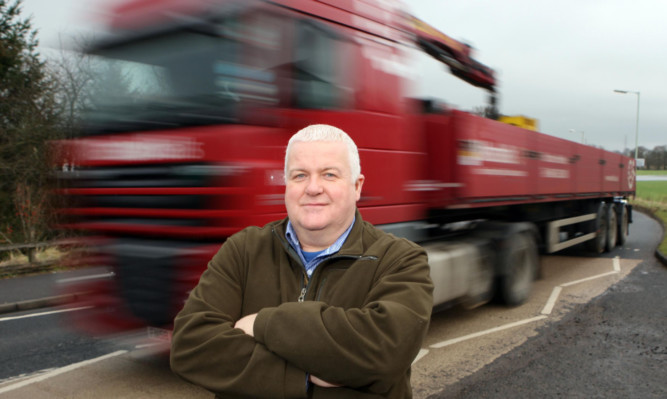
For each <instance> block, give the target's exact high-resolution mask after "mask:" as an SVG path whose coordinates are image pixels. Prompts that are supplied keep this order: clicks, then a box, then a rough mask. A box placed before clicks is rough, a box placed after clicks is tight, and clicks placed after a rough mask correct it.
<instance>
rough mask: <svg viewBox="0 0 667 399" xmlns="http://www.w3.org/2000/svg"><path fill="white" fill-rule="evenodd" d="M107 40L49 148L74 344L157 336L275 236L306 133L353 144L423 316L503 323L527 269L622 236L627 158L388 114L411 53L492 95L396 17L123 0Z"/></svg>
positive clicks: (401, 111)
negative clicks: (207, 273)
mask: <svg viewBox="0 0 667 399" xmlns="http://www.w3.org/2000/svg"><path fill="white" fill-rule="evenodd" d="M108 31H109V32H108V34H107V35H106V36H105V37H104V38H102V39H100V40H97V41H96V42H95V43H93V45H92V46H91V47H90V49H89V52H90V54H94V55H97V56H101V57H102V58H103V59H105V60H106V61H105V62H106V63H105V64H98V65H99V67H100V71H102V72H103V73H102V72H100V74H99V75H98V79H97V81H96V83H97V85H98V86H99V87H100V90H98V92H97V94H96V97H95V103H94V104H92V106H91V109H90V110H89V112H88V114H87V117H86V119H85V123H84V124H83V125H82V128H81V132H80V137H77V138H75V139H71V140H65V141H62V142H60V143H58V147H57V148H58V154H59V157H60V158H59V160H58V165H59V168H61V169H62V171H61V172H59V176H60V187H61V188H60V193H61V194H62V195H63V196H64V197H65V198H66V199H67V204H68V205H67V206H66V207H65V208H64V209H63V210H62V216H63V218H62V226H63V227H65V228H68V229H74V230H77V231H80V232H85V233H86V234H87V236H88V239H87V243H88V244H89V245H90V246H91V255H90V257H89V258H87V259H86V260H85V263H86V264H89V265H101V266H105V267H107V268H108V269H109V273H106V274H104V275H103V276H102V277H101V278H99V279H97V280H85V281H82V282H79V283H77V284H76V285H73V286H70V287H68V289H69V290H71V291H73V292H77V293H79V295H78V296H77V305H89V306H91V307H90V308H89V309H88V311H86V312H85V313H84V312H76V313H77V314H79V315H81V316H80V317H79V318H78V319H77V320H78V321H79V322H81V326H82V327H83V328H86V329H88V330H91V331H93V332H96V333H108V332H117V331H126V330H130V329H135V328H143V327H147V326H152V327H159V328H166V329H168V328H170V325H171V321H172V318H173V316H174V315H175V314H176V312H177V311H178V310H179V309H180V307H181V305H182V303H183V301H184V300H185V298H186V296H187V294H188V292H189V290H190V289H191V288H192V287H193V286H194V285H195V284H196V282H197V280H198V278H199V275H200V274H201V272H202V271H203V270H204V268H205V267H206V264H207V261H208V260H209V259H210V258H211V257H212V255H213V254H214V252H215V251H216V250H217V249H218V248H219V246H220V245H221V243H222V242H224V240H225V238H226V237H228V236H230V235H231V234H233V233H235V232H237V231H239V230H240V229H242V228H244V227H246V226H248V225H263V224H265V223H267V222H269V221H271V220H275V219H278V218H282V217H285V215H286V212H285V208H284V205H283V192H284V181H283V159H284V148H285V145H286V143H287V141H288V139H289V137H290V136H291V135H292V134H293V133H294V132H296V131H297V130H299V129H300V128H302V127H304V126H306V125H309V124H313V123H328V124H332V125H335V126H338V127H340V128H342V129H343V130H345V131H346V132H348V133H349V134H350V135H351V136H352V138H353V139H354V140H355V141H356V143H357V145H358V147H359V151H360V156H361V164H362V171H363V173H364V175H365V176H366V183H365V184H364V190H363V193H362V198H361V200H360V201H359V203H358V207H359V209H360V211H361V213H362V215H363V217H364V219H366V220H368V221H370V222H372V223H374V224H376V225H378V226H380V227H381V228H383V229H385V230H387V231H389V232H392V233H394V234H396V235H400V236H404V237H407V238H409V239H412V240H414V241H416V242H419V243H421V244H422V245H423V246H424V247H426V248H427V250H428V253H429V263H430V265H431V270H432V271H431V274H432V277H433V280H434V282H435V286H436V289H435V293H434V296H435V298H434V306H435V307H440V306H445V305H449V304H452V303H460V304H462V305H464V306H468V307H473V306H477V305H480V304H483V303H485V302H487V301H489V300H490V299H491V298H493V297H497V298H499V299H500V300H502V301H504V302H505V303H507V304H510V305H516V304H519V303H521V302H522V301H524V300H525V299H526V298H527V296H528V295H529V293H530V287H531V284H532V281H533V280H534V279H535V278H536V276H537V275H538V274H539V264H538V260H539V257H538V252H539V251H542V252H544V253H551V252H555V251H558V250H561V249H563V248H566V247H568V246H572V245H578V244H581V243H584V242H587V244H588V245H589V246H590V247H591V249H592V250H593V251H595V252H598V253H601V252H603V251H610V250H612V249H613V248H614V247H615V246H616V245H619V244H622V243H623V242H624V241H625V239H626V237H627V234H628V224H629V223H630V222H631V207H630V206H629V205H628V204H627V198H628V196H630V195H633V194H634V183H635V165H634V161H633V160H632V159H630V158H627V157H624V156H621V155H618V154H615V153H610V152H607V151H604V150H602V149H598V148H594V147H590V146H584V145H581V144H577V143H574V142H571V141H567V140H563V139H560V138H556V137H552V136H548V135H545V134H541V133H538V132H534V131H531V130H528V129H523V128H520V127H516V126H512V125H509V124H504V123H501V122H498V121H497V120H494V119H492V118H485V117H482V116H477V115H473V114H471V113H468V112H463V111H459V110H455V109H450V108H448V107H446V106H443V105H442V104H441V103H440V102H438V101H434V100H426V99H417V98H408V97H407V95H406V93H407V91H406V86H407V85H408V84H409V82H410V79H409V76H410V75H411V74H414V71H411V70H410V69H409V66H408V65H409V64H408V55H409V54H410V51H414V50H415V49H419V50H420V51H423V52H426V53H427V54H429V55H430V56H432V57H434V58H436V59H437V60H438V61H441V62H443V63H444V64H445V65H447V66H448V67H449V68H450V70H451V71H452V73H453V74H454V75H456V76H458V77H460V78H462V79H464V80H465V81H467V82H469V83H471V84H473V85H475V86H478V87H480V88H482V89H486V90H489V91H490V92H491V94H492V95H493V94H494V90H495V78H494V75H493V71H492V70H490V69H489V68H488V67H486V66H484V65H482V64H480V63H479V62H477V61H475V60H474V59H473V58H472V57H471V52H470V48H469V47H468V46H466V45H464V44H462V43H460V42H457V41H455V40H453V39H451V38H450V37H448V36H446V35H444V34H442V33H441V32H439V31H437V30H435V29H434V28H433V27H431V26H429V25H427V24H426V23H424V22H422V21H420V20H418V19H416V18H414V17H412V16H410V14H408V13H406V12H405V10H404V9H403V8H402V6H401V4H400V3H398V2H396V1H392V0H336V1H333V0H272V1H259V0H257V1H251V0H243V1H230V0H227V1H225V0H198V1H188V2H183V1H170V0H130V1H128V2H125V3H123V4H121V5H118V6H117V7H115V8H114V9H113V10H112V11H111V12H110V13H109V24H108ZM491 109H493V107H491ZM494 113H495V112H491V114H494ZM81 293H84V294H81Z"/></svg>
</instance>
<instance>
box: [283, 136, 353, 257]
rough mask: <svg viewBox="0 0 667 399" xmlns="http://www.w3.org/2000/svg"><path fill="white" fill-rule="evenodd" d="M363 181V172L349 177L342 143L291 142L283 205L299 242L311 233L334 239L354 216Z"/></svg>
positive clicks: (346, 158) (346, 157) (311, 234)
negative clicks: (354, 177)
mask: <svg viewBox="0 0 667 399" xmlns="http://www.w3.org/2000/svg"><path fill="white" fill-rule="evenodd" d="M363 182H364V177H363V176H359V178H358V179H357V180H356V181H354V182H353V181H352V178H351V171H350V163H349V160H348V155H347V147H346V146H345V143H342V142H325V141H314V142H297V143H294V144H293V146H292V148H291V149H290V153H289V158H288V159H287V176H286V188H285V206H286V207H287V214H288V216H289V219H290V221H291V222H292V225H293V226H294V229H295V231H296V234H297V235H298V236H299V240H300V241H302V245H303V244H304V241H305V242H312V241H313V240H314V237H327V238H328V237H332V238H333V240H334V241H335V240H336V239H337V238H338V237H339V236H340V235H341V234H343V232H344V231H345V229H347V228H348V227H349V225H350V224H351V223H352V220H353V219H354V211H355V208H356V202H357V201H358V200H359V197H360V195H361V186H362V184H363ZM331 244H333V242H331V243H328V245H331ZM328 245H327V246H328ZM325 248H326V247H325ZM304 249H305V248H304ZM322 249H323V248H322Z"/></svg>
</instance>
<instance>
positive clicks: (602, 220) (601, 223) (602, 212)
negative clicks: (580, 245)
mask: <svg viewBox="0 0 667 399" xmlns="http://www.w3.org/2000/svg"><path fill="white" fill-rule="evenodd" d="M590 226H591V228H590V231H591V232H595V233H597V235H596V236H595V238H593V239H592V240H589V241H587V246H588V249H589V250H590V251H592V252H594V253H596V254H601V253H603V252H604V248H605V245H606V243H607V206H606V205H605V204H604V202H600V203H599V204H598V208H597V216H596V217H595V219H594V220H593V221H592V222H591V224H590Z"/></svg>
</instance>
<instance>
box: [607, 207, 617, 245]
mask: <svg viewBox="0 0 667 399" xmlns="http://www.w3.org/2000/svg"><path fill="white" fill-rule="evenodd" d="M606 213H607V237H606V240H605V245H604V249H605V251H607V252H610V251H612V250H613V249H614V248H615V247H616V239H617V238H618V217H617V215H616V207H615V206H614V204H613V203H612V204H609V205H607V212H606Z"/></svg>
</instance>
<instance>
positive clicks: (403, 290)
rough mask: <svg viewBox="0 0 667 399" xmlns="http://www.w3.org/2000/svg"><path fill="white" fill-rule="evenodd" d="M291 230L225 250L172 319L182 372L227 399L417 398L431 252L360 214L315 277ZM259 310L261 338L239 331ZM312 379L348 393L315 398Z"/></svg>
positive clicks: (245, 237) (234, 242)
mask: <svg viewBox="0 0 667 399" xmlns="http://www.w3.org/2000/svg"><path fill="white" fill-rule="evenodd" d="M286 226H287V219H284V220H281V221H276V222H272V223H269V224H267V225H266V226H264V227H261V228H260V227H249V228H246V229H244V230H243V231H241V232H239V233H237V234H235V235H233V236H232V237H230V238H229V239H228V240H227V241H226V242H225V243H224V244H223V245H222V247H221V248H220V250H219V251H218V253H217V254H216V255H215V256H214V257H213V259H212V260H211V261H210V262H209V265H208V269H207V270H206V271H205V272H204V273H203V274H202V276H201V279H200V281H199V284H198V285H197V286H196V287H195V288H194V289H193V291H192V292H191V293H190V297H189V298H188V300H187V301H186V303H185V305H184V307H183V309H182V310H181V312H180V313H179V314H178V315H177V316H176V319H175V321H174V331H173V339H172V348H171V367H172V369H173V370H174V372H176V373H177V374H178V375H180V376H181V377H182V378H184V379H186V380H188V381H190V382H192V383H195V384H197V385H200V386H202V387H204V388H206V389H208V390H210V391H212V392H215V393H216V395H217V396H218V397H220V398H273V399H275V398H310V397H312V398H410V397H412V392H411V386H410V365H411V363H412V361H413V359H414V358H415V356H416V355H417V353H418V352H419V349H420V347H421V342H422V339H423V338H424V336H425V334H426V331H427V328H428V324H429V320H430V316H431V309H432V306H433V302H432V291H433V284H432V282H431V279H430V276H429V266H428V263H427V256H426V252H425V251H424V250H423V249H422V248H421V247H419V246H418V245H416V244H414V243H412V242H410V241H408V240H405V239H400V238H396V237H395V236H393V235H390V234H387V233H384V232H382V231H381V230H379V229H377V228H375V227H374V226H372V225H371V224H370V223H367V222H364V221H363V220H362V219H361V215H360V213H359V212H358V211H357V213H356V222H355V224H354V226H353V228H352V230H351V232H350V235H349V236H348V238H347V240H346V241H345V243H344V244H343V247H342V248H341V249H340V251H339V252H338V253H336V254H334V255H332V256H331V257H330V258H328V259H327V260H325V261H324V262H323V263H321V264H320V265H319V266H318V267H317V269H316V270H315V272H314V273H313V275H312V277H311V278H310V279H308V278H307V277H306V276H307V275H306V272H305V268H304V266H303V264H302V263H301V261H300V260H299V257H298V255H297V254H296V252H295V251H294V250H293V249H292V248H291V247H290V245H289V244H288V243H287V240H286V239H285V228H286ZM304 290H305V291H304ZM303 292H305V300H304V301H303V302H299V297H300V296H301V294H302V293H303ZM253 313H258V315H257V318H256V320H255V324H254V329H253V332H254V337H252V336H250V335H247V334H245V333H244V332H243V331H242V330H240V329H235V328H234V323H235V322H236V321H237V320H239V319H240V318H241V317H243V316H245V315H249V314H253ZM308 373H310V374H312V375H314V376H317V377H319V378H321V379H323V380H325V381H328V382H332V383H337V384H340V385H342V387H340V388H321V387H317V386H314V385H312V384H310V389H309V390H308V391H307V384H306V380H307V375H308Z"/></svg>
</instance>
